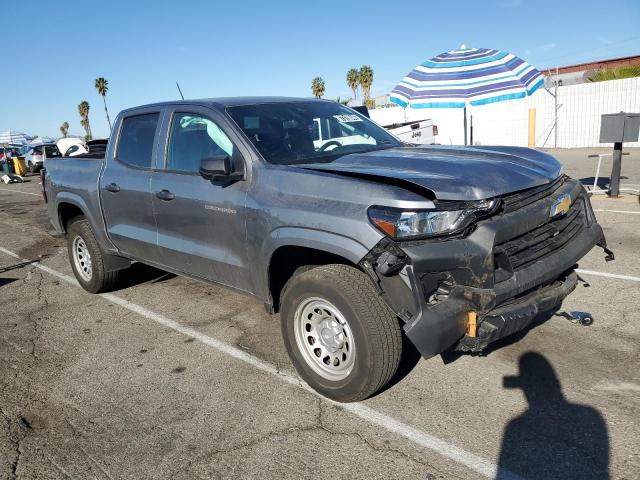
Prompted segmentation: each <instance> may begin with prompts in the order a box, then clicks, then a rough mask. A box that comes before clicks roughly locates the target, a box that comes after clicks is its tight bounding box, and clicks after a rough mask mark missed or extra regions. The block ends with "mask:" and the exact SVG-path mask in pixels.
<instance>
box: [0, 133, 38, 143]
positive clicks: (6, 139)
mask: <svg viewBox="0 0 640 480" xmlns="http://www.w3.org/2000/svg"><path fill="white" fill-rule="evenodd" d="M30 138H31V137H29V136H28V135H25V134H24V133H22V132H16V131H14V130H8V131H6V132H1V133H0V145H12V146H17V145H24V144H25V143H28V142H29V139H30Z"/></svg>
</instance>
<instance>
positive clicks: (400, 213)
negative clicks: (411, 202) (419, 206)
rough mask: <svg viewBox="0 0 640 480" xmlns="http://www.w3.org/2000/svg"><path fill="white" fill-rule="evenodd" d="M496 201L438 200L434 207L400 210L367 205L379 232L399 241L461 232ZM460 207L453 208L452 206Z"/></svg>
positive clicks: (482, 215) (483, 214)
mask: <svg viewBox="0 0 640 480" xmlns="http://www.w3.org/2000/svg"><path fill="white" fill-rule="evenodd" d="M497 204H498V201H497V200H496V199H492V200H481V201H479V202H470V203H468V204H466V205H464V206H463V207H464V208H459V207H460V206H461V205H460V203H459V202H455V203H454V202H451V203H450V206H451V209H450V208H448V205H447V202H441V203H440V204H438V206H437V207H436V208H435V209H433V210H401V209H397V208H390V207H378V206H373V207H371V208H369V212H368V213H369V219H370V220H371V223H373V224H374V225H375V226H376V227H377V228H378V229H379V230H380V231H382V232H383V233H385V234H386V235H388V236H390V237H391V238H395V239H398V240H406V239H409V238H419V237H437V236H442V235H451V234H454V233H458V232H462V231H463V230H465V229H466V228H467V227H469V226H470V225H471V224H472V223H474V222H475V221H476V220H478V219H479V218H482V217H484V216H487V215H488V214H490V213H491V212H492V211H493V210H494V209H495V207H496V206H497ZM454 205H455V206H457V208H459V209H452V208H454V207H453V206H454Z"/></svg>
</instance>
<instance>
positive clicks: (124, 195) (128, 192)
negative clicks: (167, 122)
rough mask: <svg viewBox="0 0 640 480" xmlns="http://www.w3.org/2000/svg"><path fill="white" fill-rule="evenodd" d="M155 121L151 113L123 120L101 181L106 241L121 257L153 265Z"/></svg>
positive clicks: (156, 257)
mask: <svg viewBox="0 0 640 480" xmlns="http://www.w3.org/2000/svg"><path fill="white" fill-rule="evenodd" d="M158 119H159V113H158V112H153V113H145V114H142V115H135V116H131V117H125V118H124V119H123V120H122V123H121V126H120V133H119V135H118V144H117V146H116V149H115V159H113V157H108V158H109V159H110V160H109V161H107V164H106V166H105V170H104V172H103V174H102V178H101V180H100V193H101V200H102V209H103V213H104V218H105V223H106V225H107V232H108V234H109V237H110V238H111V240H112V241H113V243H114V244H115V246H116V247H117V248H118V250H119V251H120V252H122V253H123V254H126V255H128V256H131V257H134V258H136V259H140V260H146V261H149V262H154V263H157V262H158V260H159V256H158V249H157V246H156V237H157V229H156V221H155V217H154V214H153V202H152V196H151V191H150V185H151V172H152V165H153V151H154V145H155V144H156V139H157V130H158V128H157V126H158ZM110 153H111V152H110Z"/></svg>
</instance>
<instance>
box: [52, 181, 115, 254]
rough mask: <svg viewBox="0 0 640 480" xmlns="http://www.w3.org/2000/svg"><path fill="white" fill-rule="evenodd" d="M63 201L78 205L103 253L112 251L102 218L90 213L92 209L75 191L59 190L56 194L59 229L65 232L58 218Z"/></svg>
mask: <svg viewBox="0 0 640 480" xmlns="http://www.w3.org/2000/svg"><path fill="white" fill-rule="evenodd" d="M63 203H68V204H70V205H74V206H76V207H78V208H79V209H80V210H81V211H82V214H83V215H84V216H85V218H86V219H87V221H88V222H89V225H91V229H92V230H93V232H94V234H95V236H96V239H97V240H98V243H99V244H100V247H101V248H102V249H103V251H104V252H105V253H114V247H113V246H112V245H111V242H110V241H109V239H108V238H107V236H106V232H105V230H104V224H103V223H102V219H99V218H96V217H95V215H94V214H93V213H92V212H93V209H91V208H90V207H89V206H88V205H87V203H86V202H85V200H84V199H83V198H82V197H81V196H80V195H78V194H76V193H73V192H59V193H58V195H57V196H56V214H57V215H58V223H59V225H60V229H61V230H64V231H65V233H66V229H65V227H64V226H63V225H62V221H61V219H60V205H61V204H63ZM97 211H98V212H100V211H101V210H100V209H99V208H98V209H97Z"/></svg>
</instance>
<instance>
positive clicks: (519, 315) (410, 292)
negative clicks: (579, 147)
mask: <svg viewBox="0 0 640 480" xmlns="http://www.w3.org/2000/svg"><path fill="white" fill-rule="evenodd" d="M564 194H568V195H570V197H571V207H570V208H569V210H568V211H567V212H565V213H564V214H563V215H561V216H555V217H551V218H550V210H551V208H552V205H553V204H554V203H555V201H556V200H557V198H558V197H559V196H562V195H564ZM523 203H524V206H520V205H515V207H514V206H513V205H512V206H511V210H507V211H506V212H503V213H500V214H498V215H496V216H494V217H492V218H489V219H487V220H484V221H481V222H479V223H478V224H477V226H476V228H475V230H474V231H473V232H472V233H471V234H469V235H467V236H466V237H464V238H455V239H447V240H440V241H422V242H413V243H395V242H392V241H390V240H383V241H382V242H380V243H379V244H378V245H377V246H376V247H375V248H374V249H372V251H371V252H370V254H369V255H368V256H367V257H365V259H363V261H362V262H361V265H362V267H363V268H364V269H365V270H366V271H367V272H369V274H370V275H371V276H372V277H373V278H374V280H376V283H377V284H378V286H379V289H380V292H381V294H382V296H383V298H384V299H385V300H386V302H387V304H388V305H389V306H390V307H391V309H392V310H393V311H394V312H395V313H396V314H397V315H398V316H399V317H400V318H401V319H402V320H403V321H404V322H405V324H404V330H405V333H406V335H407V337H408V338H409V339H410V340H411V341H412V342H413V344H414V345H415V346H416V348H417V349H418V351H419V352H420V353H421V354H422V356H423V357H425V358H429V357H432V356H434V355H437V354H439V353H441V352H443V351H444V350H446V349H450V348H452V347H453V348H457V349H459V350H463V351H481V350H482V349H483V348H485V347H486V346H487V345H488V344H489V343H490V342H493V341H495V340H497V339H499V338H502V337H504V336H507V335H510V334H512V333H515V332H517V331H518V330H521V329H523V328H525V327H526V326H527V325H528V324H529V323H530V322H531V321H532V320H533V319H534V318H535V317H536V316H537V315H538V314H539V313H541V312H544V311H548V310H551V309H552V308H554V307H555V306H557V305H559V304H560V303H561V302H562V300H563V299H564V298H565V297H566V296H567V295H569V293H571V292H572V291H573V289H574V288H575V286H576V283H577V275H576V273H575V272H574V271H573V268H574V266H575V264H576V262H577V261H578V260H579V259H581V258H582V257H583V256H584V255H585V254H586V253H587V252H588V251H589V250H591V249H592V248H593V247H594V246H595V245H600V246H602V247H603V248H605V251H606V252H607V253H608V254H609V257H612V254H611V252H610V251H609V250H606V243H605V239H604V235H603V232H602V228H601V227H600V226H599V225H598V223H597V221H596V219H595V215H594V213H593V210H592V208H591V205H590V202H589V199H588V197H587V195H586V192H585V191H584V189H583V188H582V186H581V185H580V184H579V183H578V182H577V181H575V180H571V179H565V180H563V181H562V182H558V184H557V185H555V186H554V188H553V189H551V190H550V191H549V192H546V193H545V195H543V196H540V198H536V199H535V201H526V200H523ZM470 318H473V319H477V320H476V322H477V323H475V324H474V325H473V328H472V329H471V330H469V319H470Z"/></svg>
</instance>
